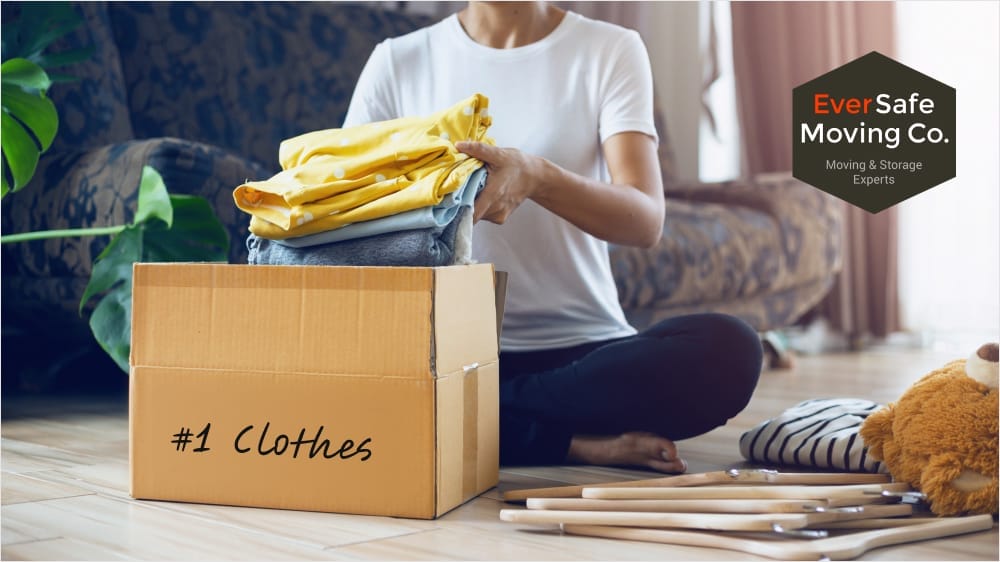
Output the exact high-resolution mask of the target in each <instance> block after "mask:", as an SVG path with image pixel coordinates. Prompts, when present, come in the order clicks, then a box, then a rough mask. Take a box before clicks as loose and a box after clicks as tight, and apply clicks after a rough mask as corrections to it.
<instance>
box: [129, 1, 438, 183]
mask: <svg viewBox="0 0 1000 562" xmlns="http://www.w3.org/2000/svg"><path fill="white" fill-rule="evenodd" d="M109 13H110V18H111V22H112V26H113V28H114V33H115V36H116V38H117V43H118V49H119V50H120V52H121V65H122V70H123V74H124V78H125V83H126V88H127V90H128V92H129V97H128V105H129V111H130V113H131V116H132V124H133V128H134V130H135V134H136V136H137V137H138V138H148V137H160V136H171V137H178V138H183V139H189V140H194V141H199V142H203V143H206V144H211V145H216V146H220V147H225V148H227V149H228V150H230V151H232V152H234V153H236V154H240V155H242V156H244V157H246V158H249V159H252V160H256V161H257V162H260V163H261V164H264V165H265V166H267V167H268V168H270V169H271V170H274V171H275V172H276V171H277V170H278V162H277V153H278V150H277V149H278V144H279V143H280V142H281V141H282V140H283V139H286V138H289V137H292V136H296V135H299V134H302V133H305V132H308V131H313V130H317V129H326V128H335V127H339V126H340V125H341V123H342V122H343V118H344V115H345V114H346V113H347V105H348V103H349V102H350V98H351V94H352V92H353V90H354V85H355V83H356V82H357V78H358V76H359V75H360V73H361V69H362V67H363V66H364V63H365V61H366V60H367V59H368V56H369V55H370V54H371V52H372V49H374V48H375V44H376V43H377V42H378V41H381V40H382V39H384V38H386V37H390V36H395V35H401V34H404V33H407V32H409V31H412V30H414V29H416V28H417V27H421V26H423V25H424V24H426V23H430V21H429V20H427V19H425V18H423V17H416V16H409V15H404V14H400V13H397V12H390V11H384V10H381V9H377V8H371V7H366V6H361V5H350V4H344V3H340V2H332V3H331V2H122V3H113V4H111V5H110V6H109ZM250 179H264V178H263V177H260V178H250ZM233 187H235V186H233Z"/></svg>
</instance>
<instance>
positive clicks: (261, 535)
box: [0, 351, 998, 560]
mask: <svg viewBox="0 0 1000 562" xmlns="http://www.w3.org/2000/svg"><path fill="white" fill-rule="evenodd" d="M951 358H953V357H952V356H950V355H941V354H934V353H930V352H915V351H905V352H900V351H891V352H890V351H883V352H878V351H874V352H867V353H864V354H853V355H830V356H823V357H804V358H803V357H800V358H799V359H798V363H797V366H796V367H795V368H794V369H793V370H789V371H767V372H765V373H764V374H763V375H762V379H761V383H760V386H759V388H758V391H757V393H756V395H755V397H754V399H753V401H752V402H751V403H750V406H749V407H748V408H747V409H746V410H745V411H744V412H743V413H742V414H740V415H739V416H738V417H736V418H735V419H733V420H732V421H731V422H730V423H729V424H728V425H727V426H726V427H723V428H719V429H717V430H715V431H713V432H711V433H709V434H707V435H704V436H701V437H698V438H695V439H690V440H687V441H682V442H680V443H679V447H680V450H681V451H682V454H683V455H684V457H685V458H686V459H687V460H688V462H689V465H690V466H689V471H690V472H701V471H708V470H716V469H719V468H728V467H738V466H745V465H744V464H743V463H742V462H741V458H740V454H739V450H738V446H737V439H738V437H739V435H740V434H741V433H742V432H743V431H744V430H746V429H748V428H750V427H752V426H753V425H755V424H757V423H759V422H760V421H763V420H764V419H766V418H768V417H771V416H774V415H776V414H778V413H780V412H781V411H782V410H784V409H785V408H787V407H789V406H791V405H793V404H795V403H796V402H798V401H800V400H804V399H808V398H819V397H861V398H869V399H872V400H876V401H880V402H886V401H891V400H893V399H895V398H896V397H898V396H899V394H900V393H901V392H902V391H903V390H904V389H905V388H906V387H907V386H908V385H909V384H910V382H912V381H913V380H915V379H916V378H917V377H918V376H919V375H921V374H923V373H924V372H926V371H928V370H930V369H932V368H934V367H936V366H939V365H940V364H942V363H943V362H944V361H945V360H947V359H951ZM665 407H666V406H665ZM2 436H3V447H2V456H3V475H2V513H0V516H2V551H0V556H2V558H3V559H9V560H12V559H36V560H37V559H49V560H53V559H54V560H76V559H90V560H94V559H98V560H116V559H122V558H138V559H164V560H165V559H248V558H251V559H394V560H398V559H421V560H422V559H438V560H440V559H467V560H482V559H488V560H700V559H712V560H747V559H757V558H755V557H753V556H750V555H748V554H744V553H740V552H732V551H726V550H716V549H706V548H695V547H679V546H666V545H656V544H647V543H639V542H625V541H615V540H609V539H597V538H585V537H575V536H569V535H561V534H560V533H559V532H558V531H557V530H555V529H544V528H539V529H532V528H528V527H525V526H519V525H514V524H510V523H504V522H501V521H500V520H499V519H498V517H497V513H498V511H499V510H500V509H501V508H502V507H504V506H505V504H504V503H503V502H502V501H500V491H502V490H505V489H512V488H517V487H533V486H546V485H558V484H561V483H575V484H582V483H592V482H601V481H609V480H623V479H628V478H633V477H635V478H643V477H649V476H650V473H648V472H641V471H630V470H624V469H609V468H596V467H543V468H530V469H528V468H518V469H507V470H503V471H501V475H500V486H499V490H498V489H493V490H490V491H489V492H487V493H486V494H484V495H483V496H481V497H479V498H477V499H476V500H474V501H472V502H469V503H468V504H466V505H464V506H462V507H460V508H458V509H456V510H455V511H452V512H451V513H449V514H448V515H446V516H445V517H443V518H441V519H439V520H436V521H413V520H406V519H393V518H385V517H363V516H350V515H337V514H322V513H306V512H295V511H280V510H267V509H249V508H235V507H222V506H211V505H197V504H180V503H169V502H150V501H136V500H133V499H131V498H129V496H128V491H127V486H128V460H127V453H128V431H127V404H126V403H125V401H124V400H123V399H109V398H100V399H94V398H88V399H79V398H77V399H73V398H58V399H56V398H39V397H29V398H26V397H23V396H20V397H5V400H4V402H3V424H2ZM862 559H871V560H998V535H997V528H996V526H994V528H993V530H991V531H985V532H980V533H976V534H970V535H964V536H960V537H955V538H950V539H940V540H933V541H925V542H921V543H912V544H908V545H903V546H896V547H886V548H880V549H877V550H873V551H870V552H868V553H867V554H865V555H864V556H863V557H862Z"/></svg>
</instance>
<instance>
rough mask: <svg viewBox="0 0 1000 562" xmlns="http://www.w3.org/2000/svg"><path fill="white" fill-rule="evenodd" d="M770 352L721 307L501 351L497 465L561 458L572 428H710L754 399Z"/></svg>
mask: <svg viewBox="0 0 1000 562" xmlns="http://www.w3.org/2000/svg"><path fill="white" fill-rule="evenodd" d="M762 359H763V350H762V349H761V345H760V339H759V337H758V335H757V333H756V332H754V330H753V329H752V328H751V327H750V326H749V325H747V324H746V323H745V322H743V321H742V320H739V319H737V318H735V317H733V316H727V315H724V314H693V315H690V316H679V317H676V318H669V319H667V320H664V321H662V322H660V323H658V324H656V325H654V326H652V327H650V328H648V329H646V330H644V331H642V332H640V333H639V334H636V335H635V336H631V337H627V338H621V339H616V340H610V341H603V342H594V343H587V344H583V345H578V346H574V347H568V348H561V349H551V350H543V351H528V352H509V351H508V352H501V353H500V463H501V464H505V465H528V464H530V465H540V464H562V463H564V462H565V459H566V452H567V450H568V449H569V442H570V438H571V437H572V436H573V435H575V434H590V435H617V434H621V433H624V432H627V431H649V432H653V433H656V434H658V435H661V436H663V437H666V438H668V439H671V440H680V439H687V438H688V437H693V436H695V435H700V434H702V433H705V432H707V431H710V430H712V429H713V428H716V427H718V426H720V425H723V424H725V423H726V421H727V420H728V419H729V418H731V417H733V416H735V415H736V414H738V413H739V412H740V411H741V410H742V409H743V408H744V407H746V405H747V403H748V402H749V401H750V395H751V394H752V393H753V390H754V387H755V386H756V385H757V377H758V376H759V375H760V369H761V361H762Z"/></svg>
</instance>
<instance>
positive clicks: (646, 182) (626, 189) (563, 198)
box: [456, 132, 664, 248]
mask: <svg viewBox="0 0 1000 562" xmlns="http://www.w3.org/2000/svg"><path fill="white" fill-rule="evenodd" d="M456 147H457V148H458V149H459V150H461V151H462V152H464V153H466V154H468V155H470V156H473V157H475V158H478V159H480V160H482V161H483V162H484V163H485V164H486V166H487V169H488V170H489V177H488V180H487V183H486V188H485V189H484V190H483V191H482V193H480V194H479V197H478V198H477V199H476V206H475V215H474V216H475V219H476V220H477V221H478V220H479V219H485V220H488V221H490V222H495V223H497V224H503V222H504V221H505V220H507V217H508V216H509V215H510V214H511V213H512V212H514V210H515V209H516V208H517V207H518V206H519V205H520V204H521V203H522V202H523V201H524V200H525V199H531V200H533V201H535V202H536V203H538V204H539V205H541V206H543V207H545V208H546V209H548V210H550V211H552V212H553V213H555V214H557V215H559V216H560V217H562V218H564V219H566V220H568V221H569V222H571V223H573V224H574V225H576V226H577V227H578V228H580V229H581V230H583V231H584V232H587V233H589V234H591V235H593V236H596V237H597V238H600V239H602V240H607V241H608V242H612V243H615V244H622V245H629V246H641V247H647V248H648V247H651V246H653V245H655V244H656V243H657V242H658V241H659V239H660V235H661V234H662V232H663V212H664V211H663V204H664V201H663V183H662V179H661V177H660V166H659V161H658V160H657V155H656V142H655V141H654V140H653V139H652V138H651V137H649V136H647V135H645V134H643V133H638V132H623V133H618V134H616V135H613V136H611V137H608V139H607V140H606V141H605V142H604V145H603V149H604V158H605V161H606V162H607V164H608V171H609V172H610V173H611V183H604V182H601V181H597V180H593V179H590V178H586V177H583V176H581V175H578V174H574V173H572V172H570V171H568V170H565V169H563V168H561V167H559V166H557V165H556V164H553V163H552V162H550V161H548V160H546V159H544V158H540V157H538V156H532V155H528V154H525V153H523V152H521V151H519V150H517V149H514V148H498V147H494V146H490V145H486V144H481V143H469V142H462V143H456Z"/></svg>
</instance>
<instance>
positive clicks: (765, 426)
mask: <svg viewBox="0 0 1000 562" xmlns="http://www.w3.org/2000/svg"><path fill="white" fill-rule="evenodd" d="M881 407H882V405H881V404H878V403H876V402H872V401H871V400H862V399H860V398H819V399H815V400H806V401H805V402H800V403H798V404H796V405H795V406H792V407H791V408H789V409H787V410H785V411H784V412H783V413H782V414H781V415H780V416H778V417H776V418H772V419H769V420H767V421H765V422H764V423H762V424H760V425H758V426H757V427H754V428H753V429H751V430H749V431H747V432H746V433H744V434H743V436H742V437H740V453H741V454H742V455H743V457H744V458H746V459H747V460H749V461H752V462H757V463H764V464H771V465H788V466H802V467H810V468H823V469H830V470H844V471H848V472H888V470H887V469H886V468H885V466H884V465H883V464H882V463H881V462H878V461H875V460H873V459H871V458H870V457H869V456H868V449H867V448H866V447H865V446H864V443H863V442H862V440H861V436H860V435H859V434H858V431H859V430H860V429H861V424H862V423H863V422H864V421H865V418H867V417H868V415H869V414H872V413H874V412H876V411H878V409H879V408H881Z"/></svg>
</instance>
